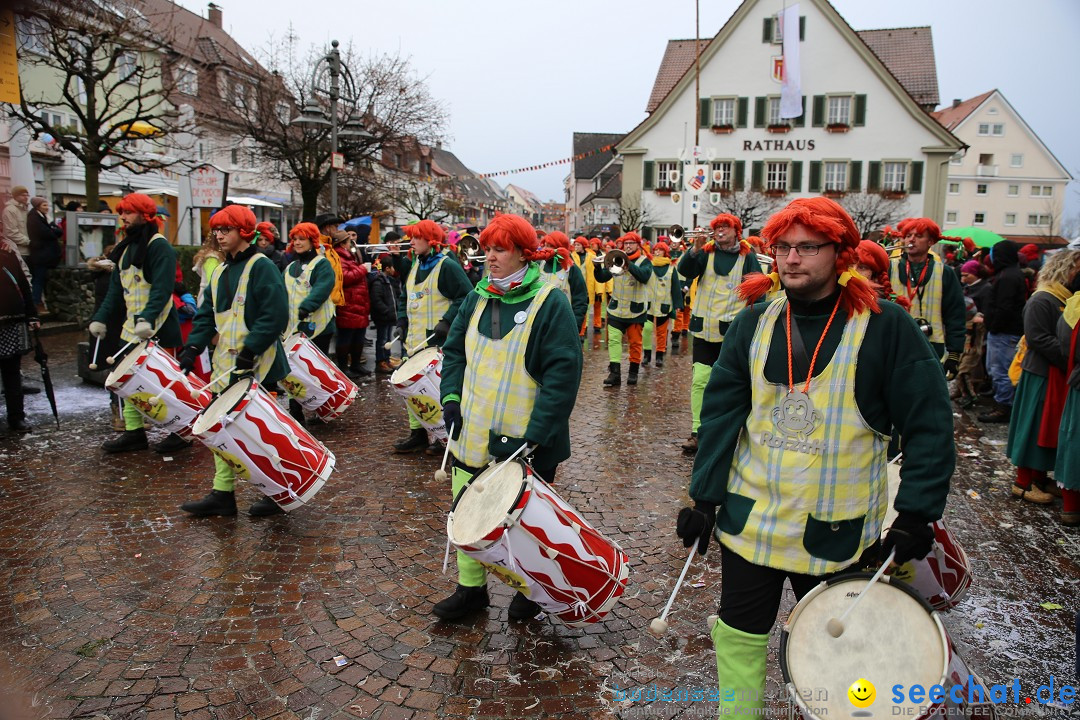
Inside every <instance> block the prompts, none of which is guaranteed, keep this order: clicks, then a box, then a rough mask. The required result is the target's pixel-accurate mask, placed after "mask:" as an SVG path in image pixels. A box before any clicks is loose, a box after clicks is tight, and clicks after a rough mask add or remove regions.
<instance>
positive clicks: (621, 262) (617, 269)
mask: <svg viewBox="0 0 1080 720" xmlns="http://www.w3.org/2000/svg"><path fill="white" fill-rule="evenodd" d="M603 257H604V267H605V268H606V269H607V271H608V272H610V273H611V274H612V275H622V274H623V272H624V271H625V270H626V266H627V265H629V264H630V256H629V255H627V254H626V253H624V252H623V251H622V250H608V251H607V252H606V253H604V255H603Z"/></svg>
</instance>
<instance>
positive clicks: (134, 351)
mask: <svg viewBox="0 0 1080 720" xmlns="http://www.w3.org/2000/svg"><path fill="white" fill-rule="evenodd" d="M151 347H153V345H152V344H151V343H150V342H149V341H143V342H141V343H139V344H138V345H135V346H133V347H132V348H131V350H129V351H128V352H127V354H126V355H124V357H122V358H120V362H118V363H116V367H114V368H113V369H112V372H111V373H109V376H108V377H107V378H105V385H106V386H109V385H115V384H116V383H118V382H120V378H122V377H124V375H126V374H127V373H128V372H129V371H130V370H131V368H133V367H134V366H135V363H136V362H138V360H139V358H141V357H142V356H143V353H144V352H145V351H146V350H148V349H149V348H151Z"/></svg>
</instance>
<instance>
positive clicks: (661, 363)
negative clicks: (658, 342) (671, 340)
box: [656, 350, 664, 369]
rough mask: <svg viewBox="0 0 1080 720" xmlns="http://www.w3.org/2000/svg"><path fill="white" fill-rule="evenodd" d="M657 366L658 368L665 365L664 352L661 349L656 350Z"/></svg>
mask: <svg viewBox="0 0 1080 720" xmlns="http://www.w3.org/2000/svg"><path fill="white" fill-rule="evenodd" d="M656 367H657V368H658V369H659V368H662V367H664V353H662V352H660V351H659V350H657V351H656Z"/></svg>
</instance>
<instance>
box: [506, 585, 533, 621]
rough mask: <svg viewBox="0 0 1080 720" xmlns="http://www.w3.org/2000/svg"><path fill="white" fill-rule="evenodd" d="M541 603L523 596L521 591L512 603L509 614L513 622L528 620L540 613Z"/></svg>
mask: <svg viewBox="0 0 1080 720" xmlns="http://www.w3.org/2000/svg"><path fill="white" fill-rule="evenodd" d="M540 610H541V608H540V605H539V603H536V602H533V601H532V600H530V599H529V598H527V597H525V596H524V595H522V594H521V591H520V590H519V591H518V592H517V593H516V594H515V595H514V599H513V600H511V601H510V611H509V612H508V613H507V614H508V615H509V616H510V619H511V620H528V619H529V618H534V617H536V616H537V615H538V614H539V613H540Z"/></svg>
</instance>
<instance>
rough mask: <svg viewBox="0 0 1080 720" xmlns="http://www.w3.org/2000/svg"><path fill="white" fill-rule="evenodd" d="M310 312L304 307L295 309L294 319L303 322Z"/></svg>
mask: <svg viewBox="0 0 1080 720" xmlns="http://www.w3.org/2000/svg"><path fill="white" fill-rule="evenodd" d="M310 314H311V313H309V312H308V311H307V310H305V309H304V308H300V309H299V310H297V311H296V319H297V320H299V321H300V322H304V321H305V320H307V318H308V315H310Z"/></svg>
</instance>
